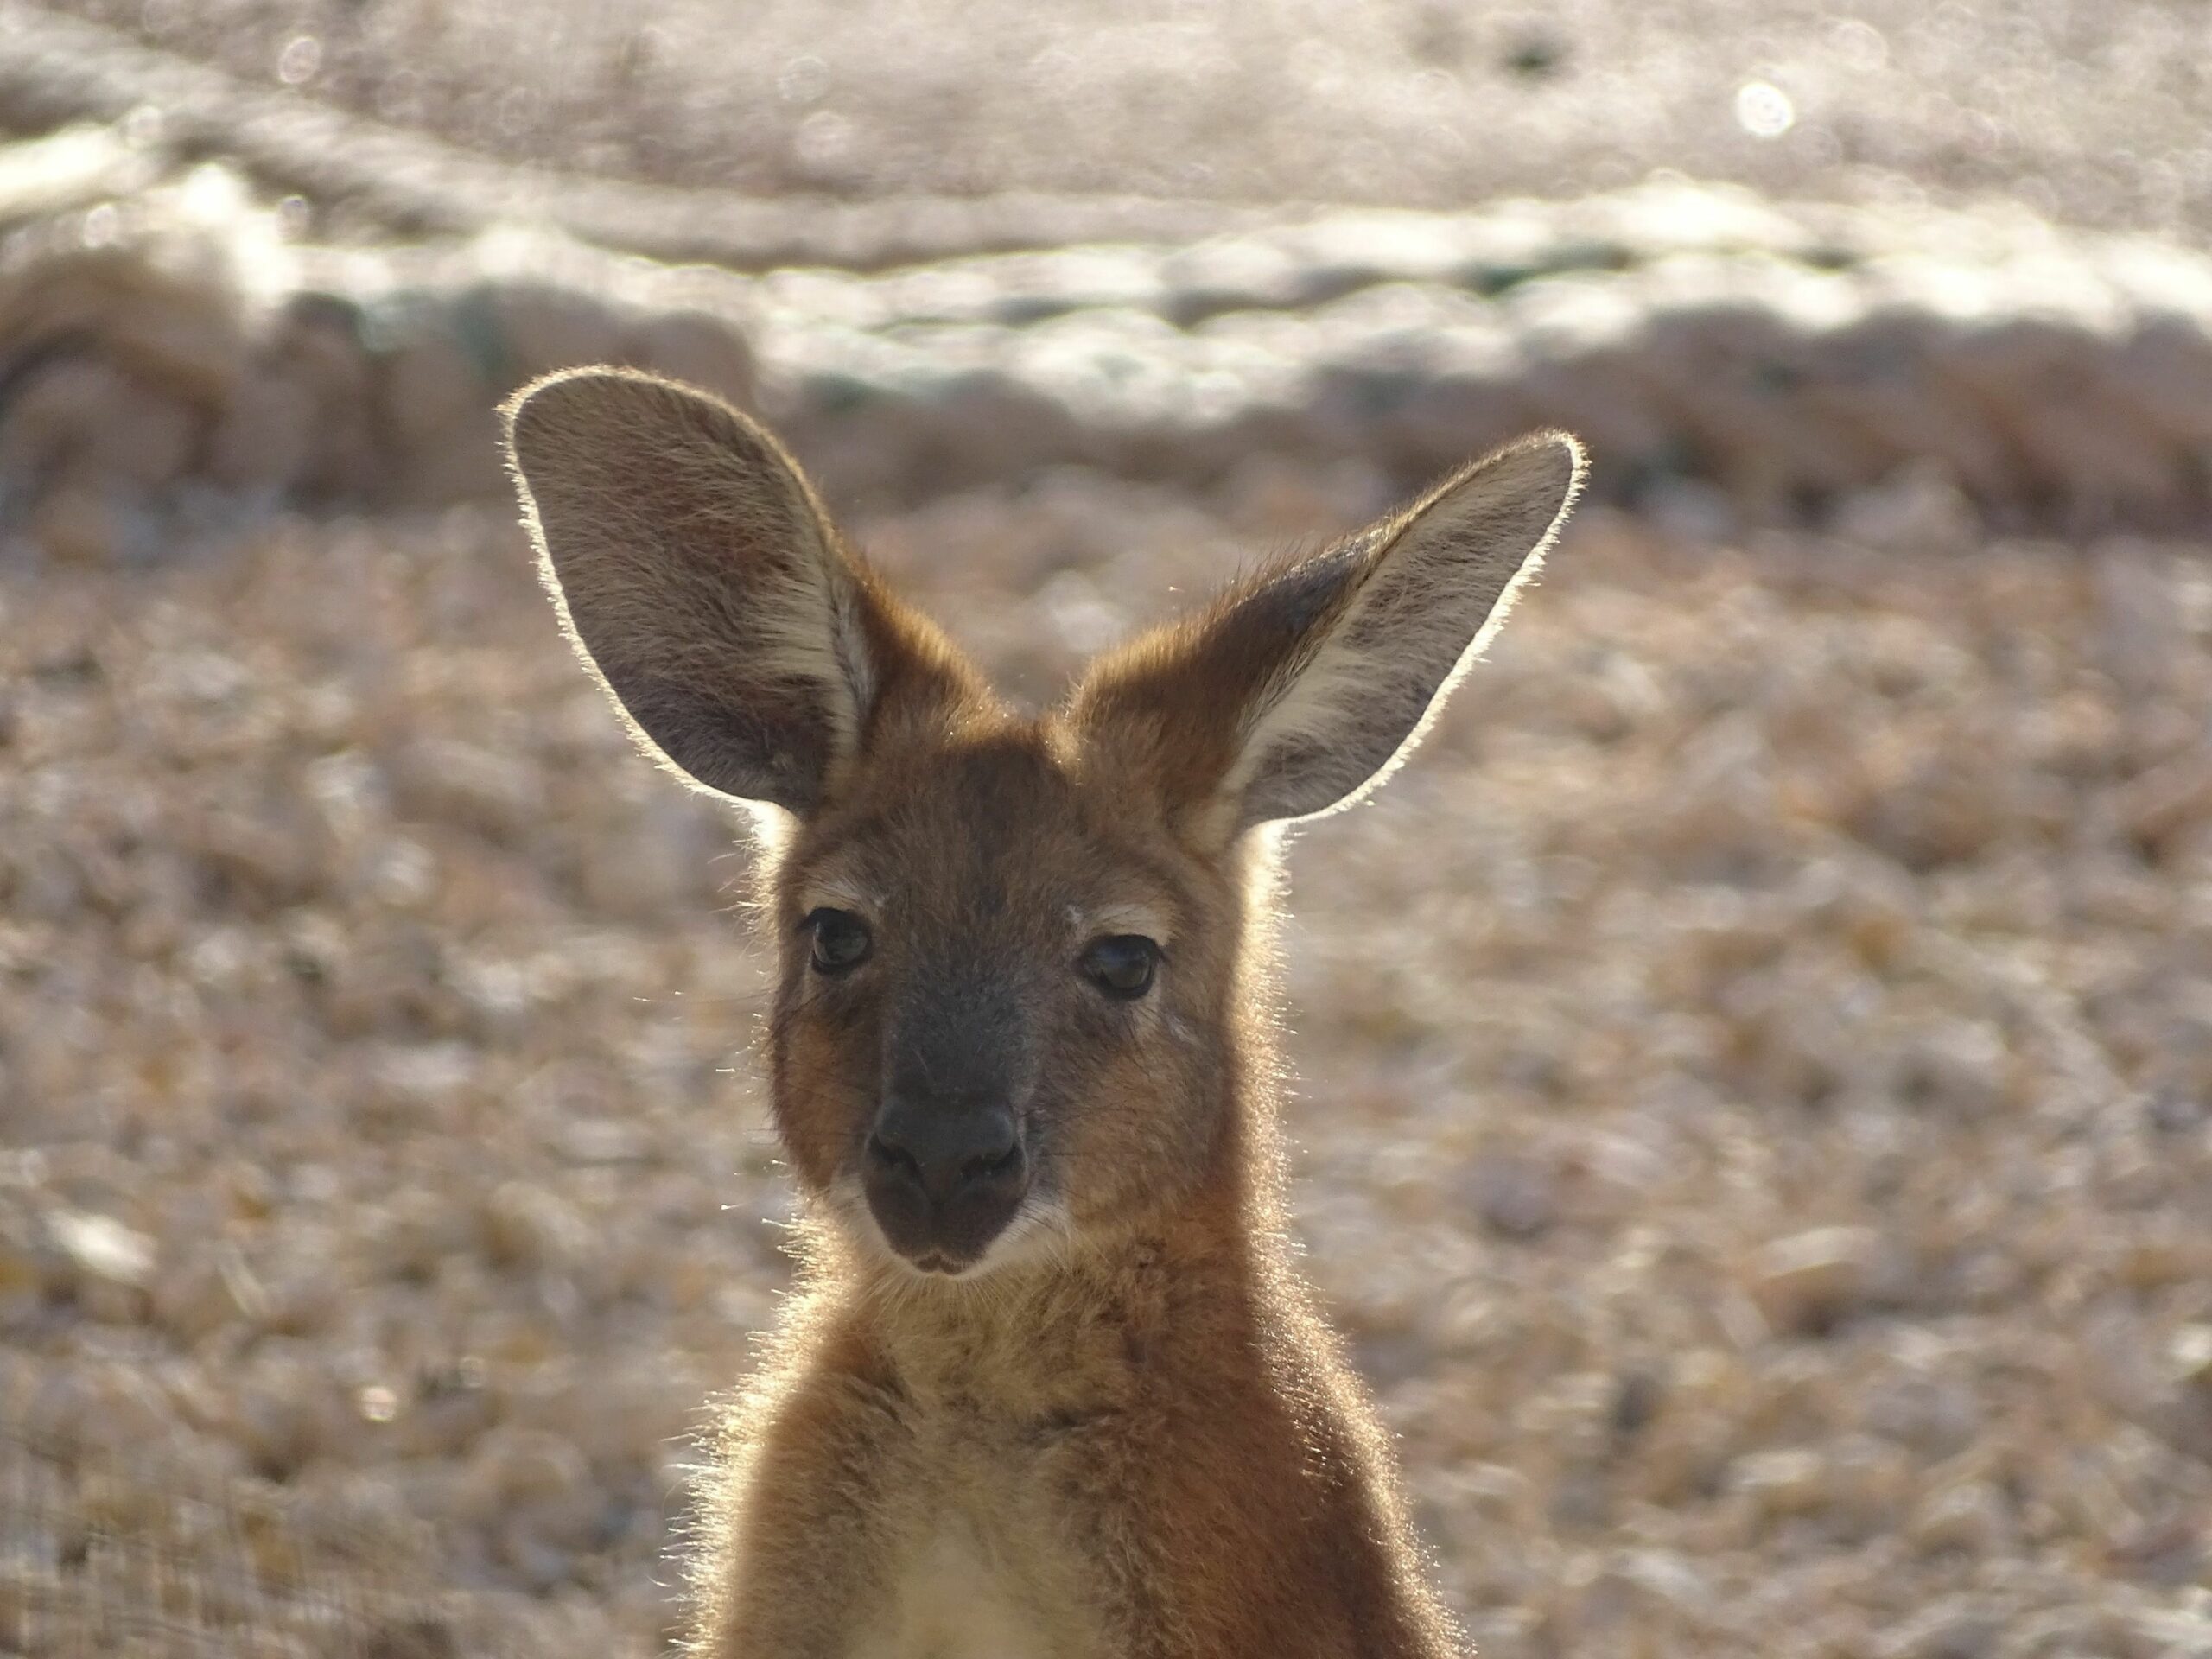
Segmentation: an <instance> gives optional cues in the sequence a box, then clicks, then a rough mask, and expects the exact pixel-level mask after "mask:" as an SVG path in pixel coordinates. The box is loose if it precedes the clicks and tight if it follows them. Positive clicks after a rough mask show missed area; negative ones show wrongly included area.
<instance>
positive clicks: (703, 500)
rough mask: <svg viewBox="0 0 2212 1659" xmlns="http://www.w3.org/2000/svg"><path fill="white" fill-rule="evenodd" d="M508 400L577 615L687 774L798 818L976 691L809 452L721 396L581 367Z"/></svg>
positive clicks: (638, 721) (595, 661)
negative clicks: (849, 517) (839, 520)
mask: <svg viewBox="0 0 2212 1659" xmlns="http://www.w3.org/2000/svg"><path fill="white" fill-rule="evenodd" d="M504 413H505V423H506V435H507V454H508V460H509V463H510V467H511V469H512V473H513V474H514V480H515V486H516V490H517V493H518V495H519V497H520V499H521V504H522V510H523V517H524V522H525V524H527V525H528V527H529V530H530V534H531V541H532V542H533V543H535V545H536V547H537V555H538V563H539V572H540V575H541V576H542V577H543V581H544V583H545V586H546V589H547V591H548V592H549V593H550V594H551V596H552V599H553V602H554V606H555V607H556V610H557V611H558V612H559V613H560V616H561V619H562V622H563V626H564V628H565V629H566V631H567V632H568V634H569V639H571V640H572V641H573V643H574V644H575V647H576V649H577V651H578V652H579V654H580V655H581V656H582V658H583V660H584V662H585V664H586V665H587V666H588V668H589V669H590V670H591V671H592V672H593V673H594V675H595V676H596V677H598V678H599V679H600V680H601V683H603V684H604V685H605V686H606V688H607V692H608V694H609V695H610V696H612V697H613V699H614V701H615V703H616V705H617V706H618V707H619V708H620V709H621V710H622V712H623V714H624V715H626V718H627V720H628V721H629V723H630V726H631V728H632V734H633V735H635V736H636V738H637V739H638V741H639V744H640V746H641V747H644V748H645V751H646V752H647V753H649V754H651V755H652V756H654V757H655V758H656V759H658V760H662V761H664V763H665V764H667V765H668V766H671V768H673V769H674V770H676V771H677V772H679V773H680V774H681V775H683V776H684V777H686V778H688V779H690V780H692V781H694V782H696V784H698V785H702V786H703V787H704V788H706V789H708V790H709V791H714V792H715V793H718V794H721V795H725V796H728V797H732V798H736V799H739V800H745V801H759V802H768V803H772V804H774V805H776V806H779V807H782V808H784V809H785V810H788V811H791V812H793V813H798V814H801V815H804V814H806V813H809V812H811V811H813V810H816V809H817V808H818V807H819V806H820V805H821V804H823V801H824V800H825V798H827V797H828V796H829V794H831V793H832V792H833V791H834V790H835V789H836V786H837V784H838V781H839V779H840V777H841V776H842V773H843V772H844V771H845V769H847V768H848V767H849V766H851V764H852V763H853V762H854V760H855V759H856V758H857V756H858V754H859V753H860V752H861V749H862V748H863V747H864V746H865V744H866V742H867V741H868V737H869V735H870V733H871V730H872V729H873V728H874V727H875V726H876V725H877V724H879V723H880V721H881V720H882V719H883V718H884V717H885V715H887V712H888V711H890V710H892V709H896V708H900V707H905V708H909V709H911V708H913V707H914V706H915V705H917V704H918V703H920V704H926V703H934V702H944V701H946V700H949V699H954V698H957V697H959V696H963V694H966V693H969V691H971V690H972V689H973V687H974V683H975V682H974V677H973V675H972V673H971V672H970V671H969V670H968V669H967V668H966V666H965V664H963V663H962V662H961V661H960V659H959V658H957V654H956V653H955V652H953V651H952V649H951V648H950V645H947V644H946V642H945V641H944V637H943V636H942V635H941V634H940V633H939V632H938V631H937V629H936V628H935V627H934V626H931V624H930V623H929V622H927V621H926V620H925V619H923V618H922V617H921V616H919V615H918V613H914V612H913V611H912V610H910V609H908V608H907V607H905V606H903V605H901V604H900V603H899V601H897V600H896V599H894V598H893V596H892V595H891V594H890V593H889V592H888V591H887V589H886V588H885V587H884V585H883V583H882V582H881V581H880V578H878V577H877V576H875V575H874V573H873V572H871V571H870V570H869V569H868V568H867V567H866V566H865V565H864V564H863V563H861V562H860V561H859V560H858V559H856V558H855V557H854V556H852V555H851V554H850V553H849V552H848V551H847V550H846V549H845V548H844V546H843V544H842V542H841V541H840V539H839V537H838V536H837V533H836V530H835V529H834V527H833V526H832V525H831V524H830V522H829V518H828V516H827V515H826V514H825V513H824V512H823V509H822V506H821V504H820V503H819V501H818V500H817V499H816V497H815V493H814V491H813V489H812V488H811V487H810V485H809V484H808V482H807V480H806V478H805V475H804V474H803V473H802V472H801V471H800V469H799V467H798V463H797V462H796V461H793V460H792V459H791V456H790V455H789V454H786V453H785V450H784V448H783V447H782V446H781V445H780V444H779V443H778V442H776V440H775V439H774V438H773V437H772V436H771V435H769V433H768V432H767V431H766V429H763V428H762V427H760V425H759V424H758V423H755V422H753V420H751V419H750V418H748V417H747V416H744V415H742V414H741V413H740V412H739V411H738V410H734V409H733V408H731V407H730V406H729V405H728V404H726V403H724V402H722V401H721V399H720V398H718V397H714V396H713V395H711V394H710V393H708V392H703V391H696V390H695V389H693V388H691V387H689V386H683V385H677V384H676V383H674V382H672V381H668V380H664V379H661V378H658V377H657V376H653V375H649V374H644V373H640V372H636V371H632V370H625V369H605V368H593V369H577V370H571V371H568V372H563V373H561V374H556V375H552V376H550V377H548V378H544V379H542V380H539V381H537V382H536V383H535V384H533V385H530V386H527V387H525V388H524V390H523V391H520V392H519V393H518V394H517V395H516V396H515V397H514V398H513V399H512V401H510V402H509V403H508V404H507V405H506V407H505V411H504Z"/></svg>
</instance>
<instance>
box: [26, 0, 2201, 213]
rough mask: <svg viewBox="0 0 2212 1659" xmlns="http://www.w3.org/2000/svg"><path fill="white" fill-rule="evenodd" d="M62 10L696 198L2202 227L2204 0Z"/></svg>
mask: <svg viewBox="0 0 2212 1659" xmlns="http://www.w3.org/2000/svg"><path fill="white" fill-rule="evenodd" d="M55 9H56V10H67V11H72V12H75V13H78V14H79V15H82V16H88V17H92V18H96V19H99V20H100V21H103V22H109V23H112V24H115V25H117V26H118V27H120V28H123V29H126V30H129V31H130V32H132V33H133V34H134V35H136V36H137V38H139V39H141V40H143V41H147V42H149V43H151V44H156V45H159V46H162V47H163V48H168V49H172V50H175V51H177V52H180V53H183V54H188V55H191V56H194V57H196V58H200V59H202V60H207V61H211V62H215V63H219V64H220V65H222V66H224V67H226V68H228V69H230V70H231V71H232V72H233V73H237V74H238V75H239V76H240V77H242V78H244V79H249V80H251V81H254V82H257V83H260V84H264V85H270V86H293V87H296V88H297V89H298V90H299V91H300V92H302V94H304V95H306V96H308V97H312V98H316V99H327V100H331V101H333V102H335V103H337V104H339V105H343V106H346V107H348V108H351V109H353V110H354V111H359V112H360V113H363V114H367V115H372V116H375V117H377V118H379V119H382V120H385V121H387V122H390V123H393V124H398V125H402V126H410V127H419V128H423V129H427V130H431V131H435V132H437V133H440V134H442V135H444V136H446V137H448V138H451V139H453V140H454V141H455V142H458V143H461V144H463V145H465V146H467V147H469V148H472V149H478V150H481V151H484V152H486V153H489V154H494V155H499V156H505V157H508V158H510V159H513V160H518V161H526V162H545V163H550V164H554V165H558V166H561V167H565V168H578V169H582V170H585V171H588V172H594V173H602V174H614V175H623V176H628V177H636V178H646V179H655V180H662V181H678V182H683V183H689V184H692V185H697V186H702V187H707V188H714V189H718V190H731V191H742V192H768V193H774V192H780V191H785V190H793V189H797V190H820V191H829V192H833V193H836V194H854V195H884V194H899V193H903V192H913V191H942V192H950V193H954V194H988V193H991V192H995V191H1002V190H1007V189H1033V190H1047V191H1069V192H1094V191H1109V192H1126V191H1134V192H1140V193H1145V194H1156V195H1166V196H1198V197H1215V198H1221V199H1224V200H1244V201H1258V202H1274V201H1279V200H1286V199H1287V200H1341V201H1364V202H1386V203H1394V204H1400V205H1406V206H1418V207H1464V206H1466V205H1469V204H1471V203H1475V202H1479V201H1482V200H1486V199H1488V198H1490V197H1492V196H1495V195H1498V194H1512V193H1529V194H1538V195H1547V196H1559V195H1572V194H1577V193H1579V192H1581V191H1585V190H1589V189H1593V188H1608V187H1611V186H1615V185H1619V184H1623V183H1626V182H1629V181H1633V180H1637V179H1640V178H1643V176H1645V175H1647V174H1649V173H1650V172H1651V171H1653V170H1654V169H1659V168H1671V169H1674V170H1675V171H1677V172H1681V173H1683V174H1686V175H1690V176H1692V177H1696V178H1713V179H1733V180H1739V181H1744V182H1746V183H1749V184H1751V185H1754V186H1757V187H1758V188H1762V189H1764V190H1767V191H1770V192H1773V193H1777V194H1786V195H1805V196H1824V197H1827V196H1842V195H1865V194H1895V193H1898V192H1903V193H1905V194H1911V193H1914V192H1917V191H1931V192H1935V193H1936V194H1961V193H1975V192H1982V193H1987V192H1998V193H2001V194H2005V195H2007V196H2010V197H2012V198H2013V199H2015V200H2020V201H2024V202H2025V203H2026V204H2027V205H2028V206H2030V207H2034V208H2036V209H2037V210H2039V211H2043V212H2045V213H2050V214H2052V215H2054V216H2056V217H2057V218H2060V219H2066V220H2069V221H2071V222H2077V223H2094V224H2102V225H2126V226H2140V227H2148V228H2161V227H2175V226H2183V225H2188V226H2195V227H2196V228H2197V229H2198V230H2200V231H2201V230H2202V229H2203V228H2204V227H2205V226H2207V225H2208V224H2212V145H2208V143H2207V141H2206V137H2205V132H2206V129H2205V124H2204V119H2203V112H2204V111H2205V110H2206V109H2207V108H2208V107H2212V86H2208V77H2212V13H2208V12H2207V11H2206V10H2205V9H2204V8H2203V7H2202V5H2200V4H2197V3H2194V0H2111V3H2105V4H2098V5H2091V4H2086V3H2082V0H2019V3H2007V4H2005V5H2001V6H2000V5H1989V6H1969V5H1964V4H1960V3H1955V0H1953V3H1944V4H1940V5H1931V4H1928V3H1925V0H1856V3H1853V4H1852V5H1850V6H1848V7H1837V6H1834V5H1831V4H1828V3H1826V0H1760V3H1756V4H1747V3H1745V0H1659V3H1636V0H1559V3H1554V4H1548V5H1534V4H1523V3H1517V0H1516V3H1508V4H1497V5H1490V4H1455V3H1452V0H1373V3H1368V4H1363V5H1357V6H1344V5H1332V4H1323V3H1317V0H1259V3H1246V4H1240V5H1203V4H1192V3H1189V0H1135V3H1130V4H1119V5H1116V6H1114V7H1112V8H1110V9H1102V8H1090V7H1079V6H1039V5H1030V4H1024V3H1021V0H993V3H968V4H962V5H953V4H948V3H944V0H930V3H922V0H857V3H851V4H841V5H838V6H836V7H834V8H825V7H823V6H822V5H820V4H817V3H814V0H765V3H760V4H751V5H747V6H745V7H743V8H742V9H741V10H732V9H730V8H728V7H725V6H720V5H715V4H709V3H702V0H647V3H640V4H627V5H621V6H602V5H595V4H592V3H588V0H546V3H542V4H534V5H531V6H530V7H529V8H527V11H526V16H527V19H528V21H527V23H526V24H524V23H523V22H520V21H518V19H519V16H521V15H522V14H518V11H517V10H516V9H515V8H513V7H511V6H503V5H495V4H489V3H484V0H68V3H67V4H64V5H62V6H60V7H57V8H55ZM0 44H4V43H3V42H0Z"/></svg>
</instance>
